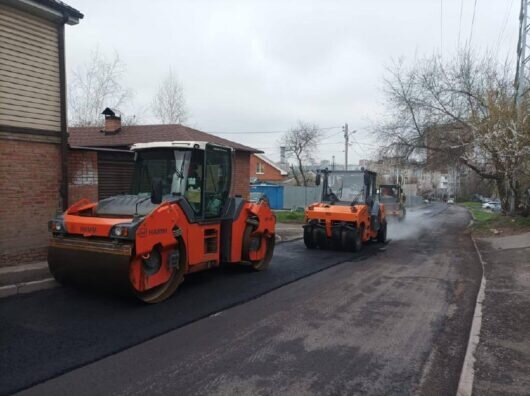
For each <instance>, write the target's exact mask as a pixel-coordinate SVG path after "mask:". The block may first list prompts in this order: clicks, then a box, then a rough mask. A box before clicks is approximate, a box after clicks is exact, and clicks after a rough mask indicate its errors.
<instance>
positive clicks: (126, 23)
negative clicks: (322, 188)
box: [67, 0, 519, 162]
mask: <svg viewBox="0 0 530 396" xmlns="http://www.w3.org/2000/svg"><path fill="white" fill-rule="evenodd" d="M69 3H70V4H71V5H72V6H74V7H76V8H78V9H79V10H81V11H82V12H84V13H85V19H83V20H82V21H81V23H80V24H79V25H78V26H74V27H72V28H69V29H68V32H67V68H68V69H72V68H75V67H76V66H77V65H79V64H81V63H83V62H84V61H86V60H87V58H88V56H89V53H90V51H91V50H92V49H93V48H95V47H96V46H99V48H100V50H101V51H102V52H107V53H111V52H112V51H115V50H116V51H118V53H119V54H120V56H121V58H122V60H123V61H124V62H125V63H126V65H127V74H126V76H125V78H126V81H125V83H126V85H127V86H130V87H131V88H132V89H133V90H134V92H135V98H134V102H133V103H132V104H131V106H130V108H129V109H126V110H127V111H128V112H132V113H137V114H139V115H140V117H141V118H142V120H143V121H145V122H154V121H155V120H154V118H153V117H152V116H151V114H150V110H149V104H150V103H151V100H152V97H153V95H154V93H155V90H156V87H157V85H158V84H159V82H160V80H161V79H162V78H163V76H164V74H165V73H167V71H168V70H169V68H170V67H171V68H172V69H173V70H174V71H175V72H176V73H177V74H178V76H179V78H180V80H181V81H182V82H183V84H184V88H185V94H186V99H187V102H188V106H189V109H190V113H191V120H190V124H191V126H194V127H197V128H200V129H202V130H205V131H227V132H244V131H277V130H285V129H288V128H289V127H291V126H293V125H295V123H296V121H297V120H298V119H302V120H306V121H309V122H315V123H317V124H319V125H320V126H321V127H331V126H338V125H341V124H343V123H344V122H348V123H349V125H350V128H351V129H357V130H358V131H359V132H358V133H357V134H356V136H355V139H357V140H358V141H359V142H361V143H363V144H361V145H355V144H354V145H353V146H352V148H351V151H350V156H351V157H352V159H353V160H354V161H357V160H358V159H360V158H361V157H366V156H368V155H369V152H368V151H369V149H370V148H371V147H372V146H371V145H372V144H374V141H373V139H372V137H371V136H369V133H368V132H367V126H368V124H369V123H370V120H376V119H377V118H378V116H379V115H380V114H381V112H382V111H383V109H382V107H381V102H382V97H381V86H382V77H383V74H384V70H385V66H386V65H389V64H390V63H391V59H395V58H397V57H402V56H403V57H405V58H406V59H409V60H411V61H412V60H413V59H414V57H415V56H421V55H428V54H432V53H434V52H439V51H440V48H441V50H442V53H443V55H444V56H450V55H451V54H453V53H454V52H455V51H456V50H457V47H458V37H459V36H460V44H461V45H464V44H465V42H466V40H469V38H470V34H471V33H470V32H471V20H472V14H473V4H474V1H473V0H444V1H443V4H442V7H440V1H438V0H401V1H396V0H386V1H385V0H381V1H361V0H358V1H324V0H322V1H243V0H241V1H223V2H219V1H213V0H211V1H210V0H199V1H160V0H159V1H150V2H145V1H139V0H131V1H125V0H123V1H112V2H111V1H103V0H90V1H88V0H85V1H82V0H71V1H69ZM461 4H462V5H463V13H462V23H460V7H461ZM518 7H519V2H516V1H511V2H510V1H508V0H488V1H478V2H477V9H476V15H475V24H474V26H473V33H472V45H473V46H475V47H477V48H478V49H480V50H486V49H490V50H493V51H495V52H496V53H498V54H499V57H505V56H506V55H507V54H514V53H515V46H516V37H517V23H518V19H517V17H518ZM441 11H442V17H441ZM326 135H327V136H330V137H329V138H327V139H326V140H325V141H324V143H325V144H323V145H322V146H321V150H320V152H319V158H320V159H331V156H332V155H336V158H337V161H339V162H340V161H341V159H342V158H343V155H344V154H343V152H342V150H343V145H342V144H340V142H341V136H340V130H339V129H334V130H329V131H326ZM225 137H227V138H229V139H232V140H237V141H240V142H242V143H246V144H249V145H252V146H255V147H262V148H265V151H266V153H267V154H268V155H269V156H271V157H272V158H276V159H277V158H278V149H277V148H276V147H277V141H278V139H279V138H280V134H263V135H255V134H253V135H244V134H243V135H226V136H225ZM333 142H337V144H331V143H333ZM369 145H370V146H369Z"/></svg>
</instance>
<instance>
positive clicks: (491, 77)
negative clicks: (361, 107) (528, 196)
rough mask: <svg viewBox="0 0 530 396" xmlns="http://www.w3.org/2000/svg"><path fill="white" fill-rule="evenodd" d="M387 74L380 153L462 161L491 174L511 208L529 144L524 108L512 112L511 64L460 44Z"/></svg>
mask: <svg viewBox="0 0 530 396" xmlns="http://www.w3.org/2000/svg"><path fill="white" fill-rule="evenodd" d="M387 74H388V75H387V78H386V80H385V86H386V89H385V95H386V99H387V114H388V117H387V119H386V120H385V121H384V122H383V123H382V124H381V125H380V126H379V127H378V130H377V131H378V134H379V137H380V139H381V140H382V141H383V142H384V143H385V148H386V151H387V153H391V154H392V155H397V156H403V157H409V156H413V155H423V156H426V158H427V162H428V163H429V162H431V163H432V162H438V163H445V164H459V165H462V166H467V167H468V168H470V169H472V170H473V171H474V172H476V173H477V174H478V175H480V176H481V177H482V178H484V179H488V180H492V181H494V182H495V184H496V186H497V190H498V192H499V195H500V197H501V201H502V204H503V208H504V209H505V210H509V211H510V212H513V211H514V209H515V207H516V202H517V201H518V200H519V198H520V197H521V185H520V179H521V177H522V176H523V174H524V171H525V169H526V167H525V165H524V163H525V162H526V164H527V165H528V157H529V156H528V153H529V147H530V119H529V118H528V109H526V110H525V111H523V112H522V114H523V115H522V116H520V117H519V116H518V114H519V113H518V112H517V109H516V106H515V101H514V98H515V90H514V88H513V74H514V73H513V68H512V67H511V66H510V65H509V64H508V63H504V64H499V63H498V62H496V61H495V60H493V58H490V57H483V58H478V57H476V56H474V55H473V54H472V53H471V52H470V51H465V52H463V53H461V54H459V55H457V56H456V57H455V58H453V59H451V60H442V59H441V58H440V57H436V56H433V57H430V58H425V59H423V60H420V61H419V62H417V63H415V64H414V65H413V66H412V67H409V68H407V67H405V65H404V63H403V62H398V63H396V64H395V65H393V66H392V68H389V69H388V72H387ZM509 198H512V199H511V200H510V199H509ZM510 201H511V202H510Z"/></svg>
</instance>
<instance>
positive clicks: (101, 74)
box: [68, 49, 135, 126]
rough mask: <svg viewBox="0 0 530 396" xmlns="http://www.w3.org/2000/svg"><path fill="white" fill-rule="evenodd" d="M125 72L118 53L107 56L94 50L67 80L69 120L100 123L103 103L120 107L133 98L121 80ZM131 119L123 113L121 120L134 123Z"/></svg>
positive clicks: (93, 124) (79, 122)
mask: <svg viewBox="0 0 530 396" xmlns="http://www.w3.org/2000/svg"><path fill="white" fill-rule="evenodd" d="M124 72H125V65H124V63H123V62H122V61H121V60H120V57H119V56H118V54H117V53H115V54H114V56H113V57H112V58H111V59H108V58H107V57H105V56H104V55H103V54H101V53H100V51H99V50H98V49H96V50H94V51H93V52H92V56H91V58H90V60H89V61H88V63H86V64H85V65H83V66H81V67H79V68H77V69H76V70H74V71H73V73H72V79H71V80H70V81H69V84H68V105H69V109H68V110H69V113H68V114H69V124H70V125H72V126H100V125H102V123H103V117H102V116H101V111H102V110H103V109H104V108H105V107H112V108H115V109H120V108H121V107H123V106H124V105H125V104H126V103H127V102H128V101H129V100H130V99H131V98H132V91H131V90H130V89H128V88H126V87H124V86H123V85H122V82H121V80H122V78H123V73H124ZM134 119H135V118H134V117H126V118H125V119H124V121H125V122H124V123H129V124H131V123H134Z"/></svg>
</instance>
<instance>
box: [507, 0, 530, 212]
mask: <svg viewBox="0 0 530 396" xmlns="http://www.w3.org/2000/svg"><path fill="white" fill-rule="evenodd" d="M529 31H530V29H529V26H528V0H521V12H520V13H519V39H518V41H517V68H516V71H515V91H516V92H515V106H516V111H517V125H518V128H519V129H522V126H523V125H522V124H523V118H524V116H525V108H526V106H525V100H524V97H525V95H526V92H527V84H526V78H527V76H528V75H529V74H530V70H529V69H530V57H528V56H527V55H526V54H527V49H529V47H528V34H529ZM512 184H513V185H515V169H514V170H513V174H512ZM506 190H507V192H509V205H510V208H509V210H510V213H512V214H513V212H514V211H515V193H514V191H513V190H512V188H509V182H508V181H507V182H506Z"/></svg>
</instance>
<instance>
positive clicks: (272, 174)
mask: <svg viewBox="0 0 530 396" xmlns="http://www.w3.org/2000/svg"><path fill="white" fill-rule="evenodd" d="M258 163H261V164H262V166H263V173H257V164H258ZM250 175H251V176H252V177H256V178H257V179H258V180H259V181H271V182H275V181H282V180H284V179H285V176H282V174H281V172H280V171H279V170H278V169H276V168H275V167H273V166H271V165H269V164H268V163H267V162H265V161H263V160H262V159H261V158H259V157H257V156H255V155H251V156H250Z"/></svg>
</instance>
